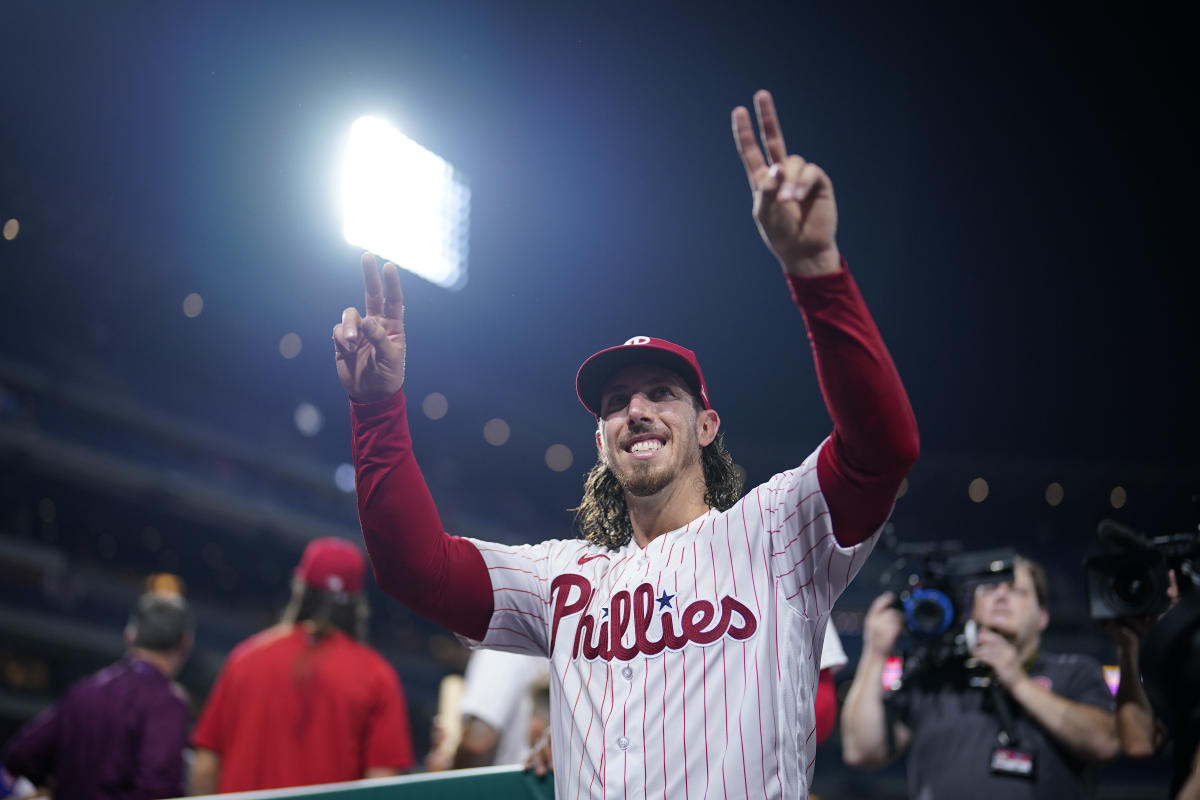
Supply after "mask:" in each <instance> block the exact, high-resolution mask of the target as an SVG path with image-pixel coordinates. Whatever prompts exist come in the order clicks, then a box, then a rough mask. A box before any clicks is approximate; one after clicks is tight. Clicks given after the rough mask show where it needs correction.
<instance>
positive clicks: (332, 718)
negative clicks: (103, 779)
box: [189, 538, 413, 794]
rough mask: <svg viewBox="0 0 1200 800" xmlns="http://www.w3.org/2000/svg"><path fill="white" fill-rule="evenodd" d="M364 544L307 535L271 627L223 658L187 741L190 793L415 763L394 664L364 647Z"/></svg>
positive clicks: (393, 770)
mask: <svg viewBox="0 0 1200 800" xmlns="http://www.w3.org/2000/svg"><path fill="white" fill-rule="evenodd" d="M365 571H366V570H365V560H364V558H363V554H362V551H361V550H359V548H358V547H356V546H355V545H353V544H351V543H350V542H348V541H345V540H342V539H336V538H322V539H314V540H313V541H311V542H309V544H308V546H307V547H306V548H305V550H304V555H303V556H302V558H301V560H300V565H299V566H298V567H297V568H296V572H295V577H294V579H293V581H292V598H291V601H290V602H289V603H288V606H287V608H286V609H285V610H284V612H283V618H282V620H281V621H280V623H279V624H278V625H275V626H274V627H272V628H268V629H267V630H265V631H262V632H260V633H258V634H255V635H254V636H252V637H250V638H249V639H247V640H246V641H244V642H242V643H241V644H240V645H238V646H237V647H236V648H235V649H234V650H233V652H232V653H230V655H229V658H228V659H227V660H226V662H225V666H224V667H223V668H222V670H221V674H220V675H219V676H218V677H217V680H216V683H215V684H214V685H213V689H212V693H211V694H210V695H209V698H208V702H207V704H206V705H205V707H204V711H203V713H202V714H201V717H200V721H199V723H198V724H197V726H196V731H195V733H194V734H193V737H192V741H193V743H194V744H195V746H196V754H195V758H194V760H193V764H192V773H191V781H190V787H189V788H190V790H191V792H192V794H211V793H214V792H218V791H219V792H234V791H243V790H248V789H273V788H280V787H286V786H303V785H307V784H315V783H329V782H334V781H347V780H355V779H358V778H378V777H386V776H391V775H398V774H400V773H401V772H402V771H403V770H405V769H407V768H408V767H410V766H411V765H412V763H413V755H412V739H411V735H410V731H409V721H408V709H407V706H406V703H405V699H404V692H403V690H402V688H401V685H400V679H399V677H398V676H397V675H396V671H395V670H394V669H393V668H392V666H391V665H390V664H388V662H387V661H385V660H384V659H383V657H382V656H380V655H379V653H377V652H376V651H375V650H373V649H372V648H371V647H369V646H368V645H367V644H366V634H367V618H368V613H369V610H368V607H367V602H366V598H365V596H364V595H363V581H364V577H365Z"/></svg>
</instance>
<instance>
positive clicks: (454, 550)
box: [351, 392, 492, 639]
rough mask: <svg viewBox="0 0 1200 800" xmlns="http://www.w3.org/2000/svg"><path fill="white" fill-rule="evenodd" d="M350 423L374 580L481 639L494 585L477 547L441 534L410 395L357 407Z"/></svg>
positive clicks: (421, 611)
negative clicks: (412, 426) (410, 414)
mask: <svg viewBox="0 0 1200 800" xmlns="http://www.w3.org/2000/svg"><path fill="white" fill-rule="evenodd" d="M351 421H352V427H353V434H354V440H353V445H354V466H355V480H356V485H355V490H356V492H357V495H358V516H359V522H360V524H361V526H362V531H363V539H364V541H365V542H366V545H367V552H368V553H369V554H370V556H371V565H372V567H373V569H374V571H375V580H376V581H377V582H378V583H379V586H380V588H381V589H383V590H384V591H385V592H387V593H388V594H389V595H391V596H392V597H395V598H396V599H397V600H400V601H401V602H402V603H404V604H405V605H407V606H408V607H409V608H411V609H413V610H414V611H416V612H417V613H419V614H421V615H422V616H425V617H427V618H429V619H431V620H433V621H434V622H437V623H439V624H441V625H445V626H446V627H448V628H450V629H451V630H453V631H456V632H457V633H461V634H464V635H466V636H470V637H471V638H473V639H482V638H483V637H484V635H485V634H486V632H487V627H488V622H489V620H490V619H491V616H492V585H491V578H490V577H489V575H488V571H487V566H486V565H485V564H484V562H483V558H482V556H480V555H479V551H478V550H477V549H476V548H475V546H474V545H472V544H471V543H470V542H468V541H466V540H464V539H460V538H458V537H455V536H449V535H448V534H446V532H445V531H444V530H443V529H442V523H441V519H440V518H439V517H438V513H437V508H436V506H434V503H433V497H432V496H431V495H430V494H429V488H428V487H427V486H426V485H425V478H424V476H422V475H421V471H420V468H419V467H418V466H417V461H416V457H415V456H414V455H413V452H412V439H411V437H410V436H409V432H408V418H407V416H406V414H405V401H404V395H403V393H402V392H398V393H397V394H396V395H395V396H394V397H392V398H389V399H387V400H383V401H379V402H377V403H369V404H364V403H352V404H351Z"/></svg>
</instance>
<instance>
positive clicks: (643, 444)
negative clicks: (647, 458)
mask: <svg viewBox="0 0 1200 800" xmlns="http://www.w3.org/2000/svg"><path fill="white" fill-rule="evenodd" d="M662 446H663V443H662V442H660V441H658V440H657V439H643V440H642V441H640V442H634V443H633V445H632V446H631V447H630V448H629V452H631V453H649V452H651V451H653V450H661V449H662Z"/></svg>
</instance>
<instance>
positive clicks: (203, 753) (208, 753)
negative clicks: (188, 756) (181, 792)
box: [188, 747, 221, 794]
mask: <svg viewBox="0 0 1200 800" xmlns="http://www.w3.org/2000/svg"><path fill="white" fill-rule="evenodd" d="M220 779H221V756H220V755H218V754H217V753H216V752H215V751H213V750H209V749H207V748H204V747H197V748H196V754H195V756H193V758H192V768H191V771H190V772H189V774H188V794H216V793H217V788H218V784H219V783H220Z"/></svg>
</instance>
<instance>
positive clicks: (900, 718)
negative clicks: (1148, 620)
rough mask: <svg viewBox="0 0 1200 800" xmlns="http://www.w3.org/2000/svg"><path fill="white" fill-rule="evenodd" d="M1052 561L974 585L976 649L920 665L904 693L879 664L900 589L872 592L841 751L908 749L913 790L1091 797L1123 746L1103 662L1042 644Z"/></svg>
mask: <svg viewBox="0 0 1200 800" xmlns="http://www.w3.org/2000/svg"><path fill="white" fill-rule="evenodd" d="M1047 596H1048V586H1047V581H1046V573H1045V570H1044V569H1043V568H1042V567H1041V565H1039V564H1037V563H1036V562H1033V561H1030V560H1029V559H1026V558H1022V557H1020V556H1018V557H1017V559H1016V561H1015V562H1014V568H1013V577H1012V581H1011V582H1001V583H989V584H984V585H982V586H979V587H978V588H977V589H976V592H975V599H974V606H973V609H972V618H973V620H974V622H975V624H976V625H977V630H978V638H977V640H976V642H975V643H974V645H973V646H972V648H971V655H970V659H968V660H967V661H966V662H964V663H957V664H953V665H948V666H947V667H946V668H945V669H939V670H934V671H932V672H931V674H925V675H922V674H920V673H918V674H917V675H914V676H913V677H912V679H910V680H909V681H907V682H906V683H905V685H904V686H903V687H901V689H900V690H898V691H894V692H892V691H886V692H885V689H884V687H883V680H882V674H883V667H884V664H885V662H886V661H887V659H888V657H889V656H890V655H891V654H892V649H893V647H894V645H895V643H896V640H897V638H898V637H899V636H900V633H901V631H902V629H903V628H904V625H905V622H904V616H903V614H902V613H901V612H900V611H899V610H898V609H897V608H896V607H895V605H894V601H895V596H894V595H892V594H891V593H890V592H886V593H884V594H882V595H880V596H879V597H877V598H876V599H875V601H874V602H873V603H872V604H871V607H870V609H869V610H868V611H867V616H866V618H865V619H864V621H863V652H862V656H861V658H860V659H859V662H858V668H857V669H856V670H855V673H854V681H853V683H852V684H851V686H850V691H849V692H848V693H847V695H846V701H845V704H844V705H843V707H842V717H841V735H842V757H843V758H844V759H845V761H846V763H847V764H848V765H849V766H851V767H857V768H860V769H877V768H879V767H883V766H885V765H887V764H889V763H891V762H892V761H894V760H895V759H896V758H898V757H899V756H900V755H901V754H903V753H904V752H905V751H908V762H907V768H908V786H909V797H913V798H920V800H943V799H944V798H954V799H955V800H957V798H961V797H973V798H975V800H988V799H989V798H997V800H1000V799H1003V800H1009V799H1010V798H1046V799H1047V800H1049V799H1050V798H1053V800H1060V799H1061V798H1084V797H1094V796H1095V793H1096V767H1097V765H1099V764H1102V763H1104V762H1107V761H1110V760H1112V759H1114V758H1116V757H1117V756H1118V755H1119V754H1120V742H1119V740H1118V738H1117V726H1116V720H1115V716H1114V714H1113V708H1114V704H1113V697H1112V694H1111V692H1110V691H1109V689H1108V685H1107V684H1106V683H1105V681H1104V674H1103V670H1102V668H1101V666H1100V664H1099V663H1098V662H1096V661H1094V660H1093V659H1090V658H1087V657H1086V656H1079V655H1057V654H1053V653H1046V652H1044V651H1042V650H1041V635H1042V631H1044V630H1045V629H1046V626H1047V625H1048V624H1049V622H1050V614H1049V611H1048V610H1047V607H1046V602H1047Z"/></svg>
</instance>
